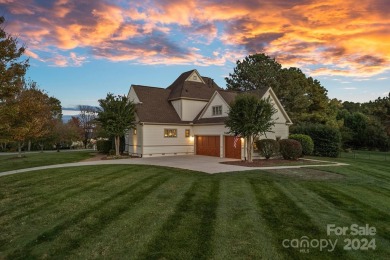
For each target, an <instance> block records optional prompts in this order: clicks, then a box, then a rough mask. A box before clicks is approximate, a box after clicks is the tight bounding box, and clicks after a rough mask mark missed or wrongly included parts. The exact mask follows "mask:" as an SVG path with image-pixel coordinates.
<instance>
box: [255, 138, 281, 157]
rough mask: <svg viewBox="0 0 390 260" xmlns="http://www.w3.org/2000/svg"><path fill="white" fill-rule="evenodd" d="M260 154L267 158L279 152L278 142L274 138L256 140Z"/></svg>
mask: <svg viewBox="0 0 390 260" xmlns="http://www.w3.org/2000/svg"><path fill="white" fill-rule="evenodd" d="M256 146H257V149H259V153H260V155H261V156H263V157H265V159H269V158H271V157H272V156H274V155H276V154H278V153H279V143H278V141H276V140H274V139H261V140H257V141H256Z"/></svg>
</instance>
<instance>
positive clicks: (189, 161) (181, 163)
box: [0, 155, 348, 176]
mask: <svg viewBox="0 0 390 260" xmlns="http://www.w3.org/2000/svg"><path fill="white" fill-rule="evenodd" d="M226 161H236V159H228V158H219V157H212V156H202V155H180V156H161V157H148V158H132V159H119V160H99V161H88V162H76V163H64V164H56V165H48V166H40V167H34V168H27V169H20V170H14V171H8V172H0V176H4V175H10V174H15V173H20V172H28V171H35V170H44V169H56V168H64V167H75V166H90V165H110V164H111V165H112V164H122V165H123V164H140V165H156V166H167V167H174V168H181V169H187V170H192V171H200V172H205V173H210V174H213V173H218V172H234V171H250V170H264V169H287V168H302V167H316V166H341V165H348V164H343V163H334V164H326V165H324V164H321V161H318V162H319V163H318V165H313V164H310V165H299V166H275V167H243V166H236V165H228V164H221V163H220V162H226Z"/></svg>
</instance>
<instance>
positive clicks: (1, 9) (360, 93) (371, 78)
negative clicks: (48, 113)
mask: <svg viewBox="0 0 390 260" xmlns="http://www.w3.org/2000/svg"><path fill="white" fill-rule="evenodd" d="M389 13H390V2H389V0H359V1H356V0H271V1H267V0H262V1H260V0H257V1H255V0H240V1H237V0H186V1H182V0H143V1H122V0H112V1H108V0H94V1H90V0H23V1H21V0H0V16H4V17H5V18H6V23H5V30H6V31H7V32H8V33H11V34H12V35H14V36H17V37H18V39H19V42H21V43H23V44H25V45H26V46H27V51H26V55H28V56H29V57H30V68H29V70H28V73H27V77H29V78H31V79H32V80H34V81H36V82H37V83H38V84H39V86H40V87H41V88H43V89H45V90H46V91H47V92H48V93H49V95H51V96H55V97H57V98H58V99H60V101H61V103H62V106H63V108H74V107H77V106H78V105H93V106H95V105H98V99H101V98H105V96H106V95H107V93H108V92H111V93H114V94H121V95H123V94H127V92H128V90H129V87H130V86H131V84H139V85H148V86H156V87H164V88H165V87H167V86H169V85H170V84H171V83H172V82H173V81H174V80H175V79H176V78H177V77H178V76H179V75H180V74H181V73H182V72H185V71H188V70H191V69H197V70H198V71H199V72H200V74H201V75H202V76H207V77H211V78H213V79H214V80H215V82H216V83H217V84H218V85H219V86H220V87H223V88H224V87H226V82H225V80H224V78H225V77H226V76H228V75H229V73H231V72H232V71H233V68H234V67H235V64H236V61H237V60H242V59H243V58H244V57H245V56H247V55H250V54H254V53H256V52H263V53H266V54H267V55H269V56H271V57H273V58H275V59H276V60H277V61H278V62H279V63H280V64H282V66H283V67H298V68H300V69H301V70H302V71H303V72H304V73H305V74H306V75H307V76H311V77H313V78H316V79H318V80H319V81H320V82H321V83H322V85H323V86H324V87H325V88H326V89H328V96H329V97H330V98H337V99H339V100H343V101H354V102H367V101H369V100H375V99H376V98H378V97H380V96H387V95H388V93H389V91H390V15H389ZM65 110H67V109H65ZM68 112H69V113H71V112H70V111H68Z"/></svg>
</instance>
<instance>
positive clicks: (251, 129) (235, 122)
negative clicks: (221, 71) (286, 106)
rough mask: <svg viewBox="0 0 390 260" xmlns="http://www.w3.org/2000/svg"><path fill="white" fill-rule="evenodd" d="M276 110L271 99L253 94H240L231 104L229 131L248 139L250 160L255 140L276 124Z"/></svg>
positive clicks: (227, 120)
mask: <svg viewBox="0 0 390 260" xmlns="http://www.w3.org/2000/svg"><path fill="white" fill-rule="evenodd" d="M276 112H277V110H276V109H275V108H274V107H273V105H272V104H271V102H270V100H269V99H260V98H258V97H256V96H255V95H251V94H241V95H238V96H237V97H236V99H235V100H234V102H233V103H232V104H231V106H230V111H229V114H228V118H227V119H226V121H225V125H226V126H227V128H229V133H232V134H235V135H238V136H242V137H244V138H245V139H246V148H247V160H248V161H249V162H252V148H253V142H254V140H255V139H256V138H257V137H259V136H261V135H266V133H267V132H271V131H272V127H273V126H274V125H275V122H274V121H273V119H272V116H273V114H275V113H276Z"/></svg>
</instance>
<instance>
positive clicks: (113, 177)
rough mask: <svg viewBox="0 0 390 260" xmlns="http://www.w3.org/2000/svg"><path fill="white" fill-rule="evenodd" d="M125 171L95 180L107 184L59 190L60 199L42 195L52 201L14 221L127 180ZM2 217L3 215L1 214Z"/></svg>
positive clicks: (22, 214)
mask: <svg viewBox="0 0 390 260" xmlns="http://www.w3.org/2000/svg"><path fill="white" fill-rule="evenodd" d="M125 171H127V169H122V170H119V171H117V172H112V173H110V174H108V175H103V176H101V177H100V178H96V179H95V180H94V181H99V180H102V181H105V182H95V183H91V184H89V185H85V186H80V185H79V184H76V185H72V186H70V187H68V188H63V189H59V191H58V193H56V194H57V195H58V196H59V197H57V196H54V195H55V194H52V196H50V195H48V196H44V195H42V196H41V197H43V198H47V197H49V198H50V200H49V201H47V200H46V202H43V203H40V204H38V205H34V206H33V208H30V209H29V210H25V211H23V212H22V213H20V214H18V215H16V216H12V219H13V220H18V219H21V218H23V217H25V216H30V215H32V214H34V213H37V212H40V211H41V210H44V209H50V207H53V206H56V205H57V204H58V203H61V202H63V201H65V200H69V199H72V198H73V197H74V196H77V195H79V194H81V193H84V192H86V191H90V190H93V189H95V188H97V187H103V186H109V185H111V183H110V182H112V181H115V180H117V179H119V180H121V179H125V178H127V177H128V176H126V175H122V174H121V173H122V172H125ZM107 177H108V178H107ZM65 191H68V192H65ZM27 203H30V204H31V202H27ZM16 208H18V207H16ZM0 217H1V214H0Z"/></svg>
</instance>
